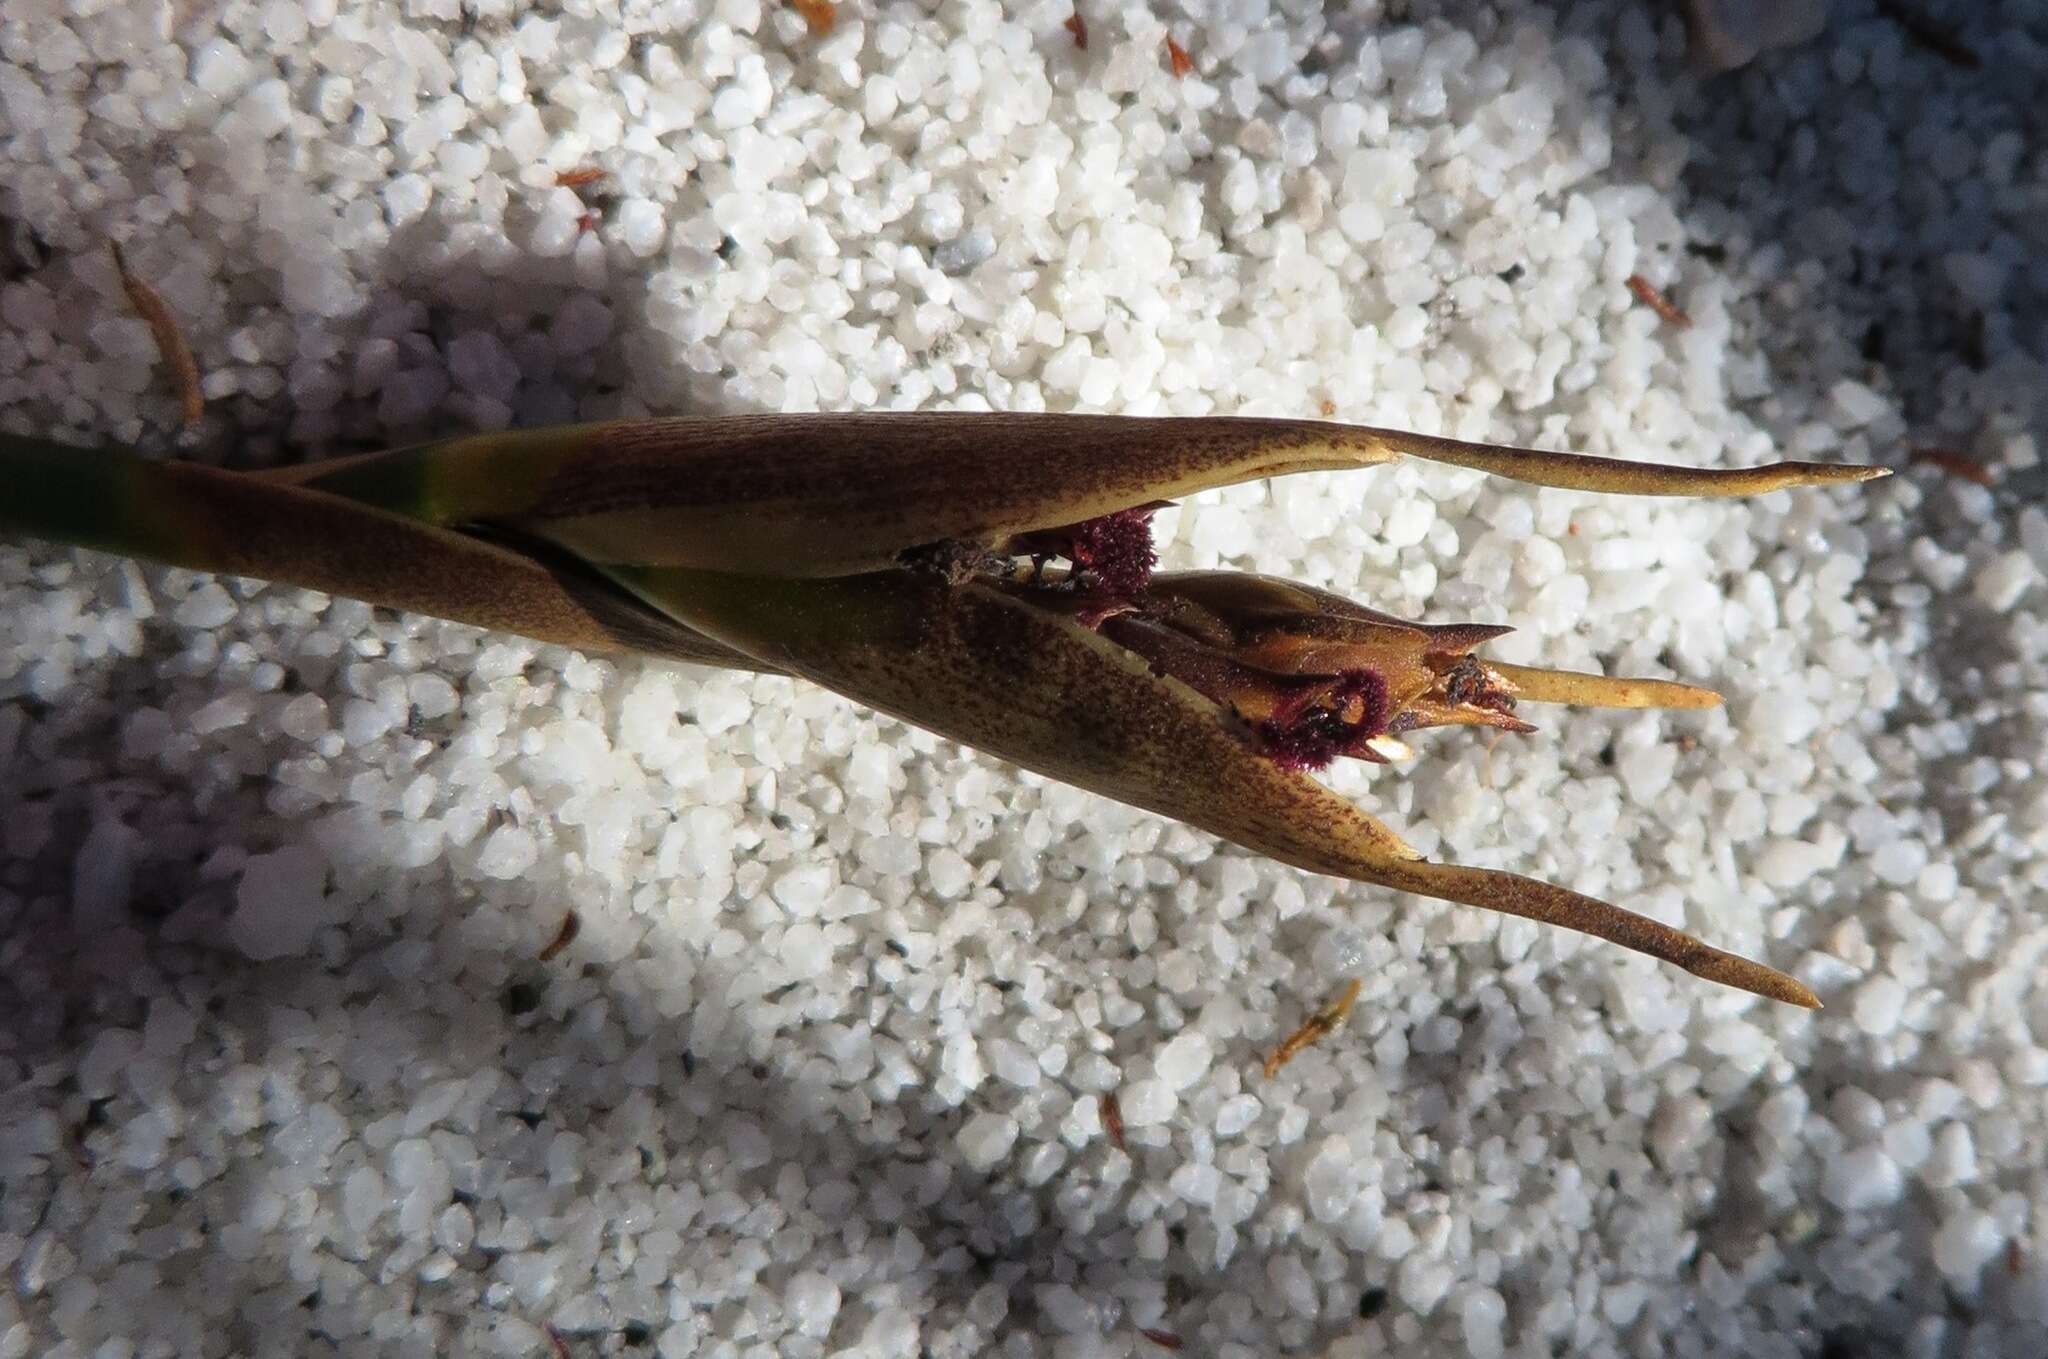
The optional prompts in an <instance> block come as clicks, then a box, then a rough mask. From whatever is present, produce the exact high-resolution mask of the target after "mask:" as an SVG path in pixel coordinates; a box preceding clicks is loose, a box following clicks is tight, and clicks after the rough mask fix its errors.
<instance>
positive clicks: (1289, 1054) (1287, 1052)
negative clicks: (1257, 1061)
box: [1266, 977, 1365, 1081]
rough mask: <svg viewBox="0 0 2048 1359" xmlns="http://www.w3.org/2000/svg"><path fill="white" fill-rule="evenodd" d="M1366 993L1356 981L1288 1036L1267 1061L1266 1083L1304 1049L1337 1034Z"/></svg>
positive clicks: (1352, 981)
mask: <svg viewBox="0 0 2048 1359" xmlns="http://www.w3.org/2000/svg"><path fill="white" fill-rule="evenodd" d="M1364 989H1365V983H1364V982H1362V981H1360V980H1358V979H1357V978H1356V977H1353V978H1352V979H1351V981H1350V982H1349V983H1348V984H1346V985H1345V987H1344V989H1343V991H1341V992H1339V993H1338V995H1337V998H1336V999H1335V1000H1333V1001H1331V1002H1330V1003H1329V1004H1327V1005H1325V1006H1324V1007H1323V1008H1322V1009H1320V1010H1317V1011H1316V1012H1315V1013H1314V1014H1312V1015H1310V1016H1309V1017H1308V1019H1307V1020H1306V1021H1305V1022H1304V1023H1303V1024H1302V1026H1301V1027H1300V1028H1298V1029H1296V1030H1295V1031H1294V1032H1293V1033H1290V1034H1288V1035H1287V1037H1286V1038H1285V1039H1283V1040H1282V1041H1281V1044H1280V1046H1279V1047H1277V1048H1274V1049H1273V1055H1272V1056H1270V1057H1268V1058H1267V1059H1266V1079H1267V1080H1269V1081H1270V1080H1272V1079H1273V1078H1274V1077H1275V1076H1277V1075H1279V1074H1280V1068H1281V1067H1283V1066H1286V1065H1287V1064H1288V1063H1289V1062H1291V1061H1293V1060H1294V1059H1295V1058H1296V1057H1299V1056H1300V1055H1301V1053H1302V1051H1303V1049H1305V1048H1308V1047H1310V1046H1312V1045H1314V1044H1316V1043H1320V1042H1322V1041H1323V1040H1324V1039H1325V1038H1328V1037H1329V1036H1330V1035H1331V1034H1333V1033H1335V1032H1336V1031H1337V1026H1338V1025H1339V1024H1342V1023H1343V1022H1344V1020H1345V1018H1346V1016H1348V1015H1349V1014H1350V1013H1351V1007H1352V1006H1354V1005H1356V1004H1357V1003H1358V993H1359V992H1360V991H1363V990H1364Z"/></svg>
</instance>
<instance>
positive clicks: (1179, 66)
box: [1166, 37, 1195, 80]
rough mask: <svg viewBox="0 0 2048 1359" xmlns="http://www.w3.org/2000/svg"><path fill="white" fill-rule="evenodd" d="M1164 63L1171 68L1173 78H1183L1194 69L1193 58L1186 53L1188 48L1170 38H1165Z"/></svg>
mask: <svg viewBox="0 0 2048 1359" xmlns="http://www.w3.org/2000/svg"><path fill="white" fill-rule="evenodd" d="M1166 64H1167V65H1168V66H1169V67H1171V68H1172V70H1173V78H1174V79H1175V80H1185V79H1187V77H1188V73H1189V72H1191V71H1193V70H1194V69H1195V59H1194V58H1193V57H1191V56H1189V55H1188V49H1187V48H1185V47H1182V46H1181V45H1180V44H1179V43H1177V42H1175V41H1174V40H1173V39H1172V38H1170V37H1169V38H1168V39H1167V40H1166Z"/></svg>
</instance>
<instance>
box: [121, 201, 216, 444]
mask: <svg viewBox="0 0 2048 1359" xmlns="http://www.w3.org/2000/svg"><path fill="white" fill-rule="evenodd" d="M107 249H108V251H109V252H111V253H112V255H113V257H114V272H115V273H117V274H119V275H120V276H121V291H123V292H125V293H127V294H128V304H129V305H130V306H132V307H134V308H135V312H136V315H138V316H140V317H141V318H142V319H143V321H144V322H145V323H146V324H147V325H148V326H149V333H150V337H151V338H152V339H154V340H155V341H156V352H157V356H158V357H159V358H161V359H162V360H163V363H164V366H165V367H167V368H169V369H170V370H171V382H172V383H173V385H175V387H176V388H177V392H178V411H179V415H180V417H181V418H182V420H183V421H184V426H185V428H186V429H187V430H193V429H197V428H198V427H199V422H200V421H201V420H203V419H205V418H206V393H205V391H204V390H203V389H202V388H201V387H200V384H199V362H198V360H196V359H194V358H193V357H192V347H191V346H190V345H188V344H186V343H185V334H184V332H183V331H181V330H179V329H178V321H177V318H176V317H174V316H172V315H171V309H170V308H169V307H168V306H166V305H165V304H164V300H163V298H162V297H161V296H160V295H159V294H158V293H157V290H156V289H154V288H152V287H150V286H149V285H148V284H147V283H144V282H143V281H142V280H141V279H139V278H137V277H136V276H135V274H134V273H133V272H132V271H131V270H130V269H129V268H128V258H127V256H126V255H124V254H123V253H122V251H121V247H120V245H119V244H118V243H117V242H114V241H109V242H107Z"/></svg>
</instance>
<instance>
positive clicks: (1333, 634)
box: [0, 413, 1882, 1006]
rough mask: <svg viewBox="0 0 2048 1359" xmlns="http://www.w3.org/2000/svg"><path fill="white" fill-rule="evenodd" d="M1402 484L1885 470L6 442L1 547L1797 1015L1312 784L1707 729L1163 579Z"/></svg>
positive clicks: (713, 440) (1596, 914)
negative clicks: (1343, 502) (584, 656)
mask: <svg viewBox="0 0 2048 1359" xmlns="http://www.w3.org/2000/svg"><path fill="white" fill-rule="evenodd" d="M1403 456H1415V457H1422V458H1427V459H1431V460H1433V461H1438V462H1445V463H1451V464H1455V465H1458V466H1462V467H1469V468H1474V469H1477V470H1480V471H1485V472H1489V473H1494V474H1498V475H1503V476H1508V477H1512V478H1515V479H1518V480H1522V481H1528V482H1533V483H1536V484H1540V485H1549V486H1562V487H1568V488H1572V489H1578V490H1587V491H1608V492H1615V493H1622V494H1642V495H1745V494H1756V493H1762V492H1766V491H1775V490H1782V489H1787V488H1791V487H1797V486H1816V485H1831V484H1846V483H1850V482H1856V481H1862V480H1867V479H1869V478H1870V477H1872V476H1877V475H1882V472H1881V471H1878V470H1876V469H1869V468H1853V467H1831V466H1818V465H1814V464H1803V463H1786V464H1778V465H1775V466H1770V467H1758V468H1737V469H1696V468H1679V467H1665V466H1658V465H1655V464H1647V463H1637V462H1630V461H1626V460H1623V459H1615V458H1588V457H1577V456H1573V455H1570V454H1562V453H1550V452H1542V451H1537V450H1531V449H1515V448H1503V447H1500V446H1497V445H1488V444H1473V443H1464V442H1460V441H1456V440H1450V439H1442V438H1436V437H1432V436H1424V435H1416V434H1408V433H1403V432H1401V431H1396V430H1385V429H1373V428H1368V427H1363V426H1347V425H1332V424H1324V423H1320V422H1311V421H1296V420H1240V419H1223V418H1208V419H1187V420H1172V419H1123V418H1115V417H1106V416H1058V415H989V414H979V413H975V414H967V413H961V414H934V415H920V416H893V415H818V416H749V417H731V418H721V419H711V420H696V421H677V420H657V421H645V422H637V423H617V424H604V425H588V426H572V427H567V428H559V429H546V430H533V431H521V432H508V433H501V434H488V435H474V436H467V437H464V438H458V439H451V440H445V441H441V442H438V443H432V444H425V445H420V446H417V447H413V448H406V449H398V450H393V451H391V452H388V453H380V454H371V455H365V456H362V457H356V458H349V459H344V460H340V461H337V462H333V463H326V464H314V465H311V466H308V467H304V468H294V469H288V470H282V471H276V472H266V473H252V474H239V475H238V474H234V473H228V472H222V471H218V470H215V469H210V468H203V467H194V466H188V465H181V464H166V463H159V462H152V461H149V460H147V459H143V458H140V457H138V456H136V455H134V454H132V453H128V452H123V451H98V452H88V451H83V450H78V449H71V448H66V447H63V446H61V445H58V444H54V443H51V442H48V441H44V440H37V439H30V438H24V437H20V436H12V435H0V471H4V472H5V473H6V474H7V476H8V484H9V485H10V488H11V493H10V495H9V496H8V497H7V498H5V499H4V500H0V528H5V529H9V530H11V531H15V532H22V533H29V534H34V535H37V536H42V537H48V538H55V539H58V540H61V541H68V542H74V543H80V544H85V545H89V546H95V547H100V548H103V549H106V550H110V551H116V552H126V553H129V554H131V555H135V556H142V557H148V558H151V559H154V560H159V561H165V562H170V563H173V564H176V565H180V566H185V567H188V568H191V569H196V570H209V571H221V572H228V573H232V574H236V575H243V576H259V577H266V578H269V579H274V580H281V581H287V582H290V583H294V584H298V585H303V586H308V587H311V588H315V589H320V590H325V591H329V592H332V593H336V594H344V595H351V596H354V597H356V598H360V599H365V600H368V601H370V602H372V603H377V604H384V605H389V606H393V607H398V608H405V609H412V610H416V611H419V612H424V613H430V614H435V615H438V616H440V617H444V618H451V619H455V620H457V621H461V622H467V623H474V624H477V625H479V626H483V627H490V628H498V629H503V630H507V631H515V632H520V633H524V634H526V635H528V636H531V637H535V638H538V639H541V640H544V641H549V642H556V643H561V644H563V645H568V646H574V647H580V648H585V649H594V650H607V651H619V650H628V651H642V652H648V653H652V654H655V655H659V656H664V657H670V658H677V659H687V660H692V661H697V662H700V663H705V664H714V665H727V666H733V667H739V668H747V669H753V670H759V671H770V672H779V673H784V674H789V675H795V676H799V677H801V678H804V679H808V680H811V681H814V682H816V683H818V684H821V685H824V686H825V687H827V688H830V689H833V690H835V691H837V692H838V693H840V694H842V695H844V696H846V697H847V698H850V699H852V700H854V701H856V702H858V703H862V704H865V705H867V706H869V707H871V708H874V709H876V710H878V711H880V712H884V713H888V714H891V715H894V716H897V717H900V718H902V719H903V720H905V721H907V722H911V723H914V724H916V725H918V726H921V727H924V728H927V729H929V730H931V731H934V732H937V733H939V734H941V735H944V736H947V737H951V738H953V739H955V740H958V741H961V742H963V743H965V744H967V745H971V746H974V747H976V748H977V749H980V750H984V751H987V752H988V753H990V754H992V755H995V756H997V757H999V758H1002V759H1006V760H1010V761H1012V762H1014V763H1016V764H1018V765H1020V766H1022V767H1024V768H1026V769H1030V770H1034V771H1036V772H1038V773H1040V774H1044V775H1046V776H1048V777H1051V778H1055V779H1059V780H1062V781H1065V782H1068V783H1072V784H1075V785H1077V786H1079V787H1081V788H1085V789H1088V790H1090V791H1092V792H1096V793H1099V794H1101V795H1103V796H1105V797H1110V798H1114V799H1116V800H1118V801H1122V802H1125V803H1129V804H1130V805H1132V806H1135V807H1140V808H1144V809H1146V810H1149V811H1154V812H1158V813H1160V814H1162V815H1165V816H1169V817H1173V818H1176V819H1178V820H1182V821H1185V822H1187V823H1189V824H1190V825H1193V826H1197V827H1199V828H1201V829H1204V830H1207V831H1210V832H1212V833H1214V834H1216V835H1218V836H1221V837H1222V838H1224V839H1227V840H1230V841H1232V842H1233V843H1236V844H1238V845H1242V846H1244V847H1245V848H1247V849H1250V850H1253V851H1255V852H1257V853H1261V854H1265V855H1268V856H1270V857H1272V858H1275V859H1278V860H1280V861H1282V862H1284V863H1288V864H1292V865H1294V866H1296V867H1299V868H1303V869H1307V870H1309V871H1312V872H1317V873H1326V874H1331V875H1335V876H1340V877H1345V878H1350V879H1353V880H1355V881H1359V882H1365V883H1373V884H1378V885H1381V886H1385V887H1392V888H1396V889H1399V890H1402V891H1408V892H1415V893H1418V894H1421V895H1425V896H1431V897H1437V898H1439V899H1442V900H1446V901H1456V902H1464V903H1468V904H1471V905H1476V906H1483V907H1486V908H1488V909H1491V910H1495V911H1501V912H1505V913H1507V914H1511V915H1519V916H1524V917H1527V918H1529V919H1533V920H1538V921H1541V922H1544V923H1548V924H1556V925H1562V926H1565V927H1567V928H1570V929H1576V930H1581V931H1584V932H1586V933H1589V934H1592V935H1595V936H1597V937H1599V938H1602V939H1607V940H1611V941H1613V942H1615V943H1619V944H1622V945H1623V946H1625V947H1628V948H1631V949H1635V950H1637V951H1639V952H1642V953H1646V954H1649V955H1651V956H1653V957H1656V958H1660V959H1663V960H1665V961H1668V962H1671V963H1674V964H1676V965H1677V966H1679V967H1682V968H1685V969H1686V970H1688V971H1690V972H1692V973H1694V974H1696V975H1698V976H1702V977H1706V978H1708V979H1710V980H1714V981H1718V982H1722V983H1725V984H1727V985H1730V986H1736V987H1740V988H1742V989H1745V990H1749V991H1752V992H1755V993H1757V994H1759V995H1764V996H1770V997H1772V998H1775V999H1778V1000H1783V1001H1787V1002H1789V1003H1792V1004H1797V1005H1807V1006H1811V1005H1814V1004H1817V1002H1816V1000H1815V999H1814V997H1813V995H1812V993H1811V992H1810V991H1808V990H1807V989H1806V988H1805V987H1804V986H1802V985H1801V984H1800V983H1798V982H1797V981H1795V980H1793V979H1792V978H1790V977H1787V976H1785V975H1784V974H1782V973H1779V972H1776V971H1774V970H1772V969H1770V968H1768V967H1765V966H1763V965H1761V964H1758V963H1754V962H1750V961H1748V960H1746V959H1742V958H1738V957H1735V956H1733V955H1731V954H1727V953H1724V952H1721V951H1720V950H1718V949H1714V948H1712V947H1710V946H1709V945H1707V944H1704V943H1702V942H1701V941H1699V940H1698V939H1695V938H1693V937H1692V936H1690V935H1688V934H1686V933H1684V932H1683V931H1680V930H1676V929H1673V928H1672V927H1670V926H1667V925H1664V924H1661V923H1659V922H1657V921H1654V920H1650V919H1648V918H1646V917H1643V916H1640V915H1636V914H1634V913H1632V912H1629V911H1626V910H1623V909H1621V908H1620V907H1617V906H1613V905H1610V904H1608V903H1605V902H1601V901H1597V900H1595V899H1593V898H1590V897H1586V896H1582V895H1580V894H1578V893H1575V892H1572V891H1569V890H1568V889H1565V888H1562V887H1557V886H1554V885H1551V884H1548V883H1543V882H1538V881H1535V880H1532V879H1528V878H1522V877H1517V876H1515V875H1513V874H1509V873H1503V872H1499V871H1495V870H1490V869H1477V868H1466V867H1461V866H1458V865H1454V864H1444V863H1436V862H1433V861H1430V860H1428V859H1425V858H1424V857H1423V856H1422V855H1421V854H1419V853H1418V852H1417V851H1416V850H1415V849H1414V848H1412V847H1411V846H1409V845H1408V844H1407V843H1405V842H1404V841H1403V840H1402V839H1401V838H1400V837H1399V836H1398V835H1396V834H1395V833H1394V832H1393V831H1391V830H1390V829H1388V828H1387V827H1386V826H1384V825H1382V824H1381V823H1380V822H1378V821H1376V820H1374V819H1373V818H1372V817H1369V816H1367V815H1365V814H1364V813H1362V812H1360V811H1359V810H1358V809H1357V808H1356V807H1354V806H1353V805H1351V804H1350V803H1349V802H1348V801H1346V800H1344V799H1343V798H1340V797H1338V796H1337V795H1336V794H1334V793H1333V792H1331V791H1330V790H1329V789H1328V788H1326V787H1325V786H1324V785H1322V784H1321V783H1319V782H1317V781H1316V780H1315V779H1313V778H1311V777H1309V776H1308V774H1307V772H1306V771H1308V770H1310V769H1313V768H1316V767H1319V766H1320V765H1322V764H1324V763H1327V762H1328V761H1329V760H1331V759H1334V758H1337V757H1340V756H1358V757H1361V758H1366V759H1375V758H1384V757H1385V756H1386V755H1387V753H1388V752H1389V751H1391V750H1394V749H1395V748H1396V746H1395V745H1390V744H1389V743H1390V742H1394V738H1395V737H1396V736H1397V735H1399V734H1402V733H1409V732H1413V731H1416V730H1418V729H1421V728H1426V727H1437V726H1459V725H1463V726H1490V727H1495V728H1501V729H1506V730H1513V731H1521V730H1527V725H1526V724H1525V723H1524V722H1523V721H1522V720H1521V719H1520V718H1519V717H1518V716H1516V715H1515V707H1516V704H1517V703H1526V702H1572V703H1592V704H1598V705H1605V706H1613V707H1674V708H1701V707H1707V706H1711V705H1712V704H1713V703H1715V702H1718V700H1717V699H1716V698H1715V697H1714V696H1713V695H1712V694H1710V693H1708V692H1707V691H1705V690H1700V689H1695V688H1692V687H1690V686H1686V685H1680V684H1676V683H1673V682H1671V681H1665V680H1630V679H1616V678H1612V677H1608V676H1603V675H1589V674H1572V673H1568V672H1559V671H1550V670H1543V669H1538V668H1533V667H1520V666H1508V665H1500V664H1495V663H1492V662H1489V661H1487V660H1485V659H1484V658H1483V657H1481V656H1479V655H1478V654H1477V649H1478V648H1479V647H1480V646H1481V645H1482V644H1483V643H1484V642H1486V641H1488V640H1490V639H1491V638H1493V637H1495V636H1498V635H1499V633H1500V632H1501V631H1503V629H1502V628H1501V627H1500V626H1499V625H1494V624H1450V625H1442V624H1439V625H1425V624H1417V623H1409V622H1404V621H1402V620H1400V619H1395V618H1391V617H1389V616H1387V615H1384V614H1380V613H1377V612H1375V611H1373V610H1369V609H1365V608H1363V607H1361V606H1359V605H1356V604H1353V603H1352V602H1350V601H1349V600H1346V599H1344V598H1342V597H1341V596H1338V595H1335V594H1331V593H1329V592H1327V591H1322V590H1316V589H1311V588H1308V587H1305V586H1299V585H1294V584H1290V583H1288V582H1285V581H1278V580H1273V579H1271V578H1268V577H1262V576H1249V575H1242V574H1236V573H1221V572H1204V573H1194V574H1186V575H1163V576H1161V575H1154V574H1153V573H1152V570H1151V549H1150V542H1149V537H1148V536H1147V535H1146V533H1145V524H1146V523H1147V522H1148V519H1149V515H1150V512H1151V511H1152V510H1153V509H1155V508H1156V507H1157V506H1158V505H1159V503H1160V502H1162V501H1164V500H1170V499H1172V498H1174V497H1177V496H1181V495H1186V494H1190V493H1193V492H1196V491H1200V490H1205V489H1208V488H1210V487H1215V486H1223V485H1229V484H1232V483H1235V482H1241V481H1247V480H1252V479H1255V478H1259V477H1265V476H1275V475H1280V474H1284V473H1291V472H1299V471H1328V470H1336V469H1351V468H1361V467H1370V466H1374V465H1376V464H1380V463H1385V462H1390V461H1393V460H1395V459H1397V458H1400V457H1403Z"/></svg>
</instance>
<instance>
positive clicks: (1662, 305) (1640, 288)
mask: <svg viewBox="0 0 2048 1359" xmlns="http://www.w3.org/2000/svg"><path fill="white" fill-rule="evenodd" d="M1628 290H1629V291H1630V292H1632V293H1634V294H1635V295H1636V301H1638V302H1640V303H1642V304H1643V305H1644V306H1646V307H1648V308H1649V309H1650V310H1651V311H1654V312H1656V313H1657V319H1658V320H1660V321H1662V322H1663V323H1664V324H1665V325H1667V326H1677V327H1678V328H1679V329H1680V330H1686V329H1690V328H1691V326H1692V318H1691V317H1690V316H1687V315H1686V314H1685V312H1684V311H1682V310H1680V308H1679V306H1678V304H1677V303H1675V302H1673V301H1672V300H1671V299H1670V298H1668V297H1666V296H1664V294H1662V293H1660V292H1658V291H1657V289H1656V288H1655V287H1653V286H1652V285H1651V283H1650V280H1648V279H1646V278H1644V277H1643V276H1642V275H1641V274H1630V275H1629V276H1628Z"/></svg>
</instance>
